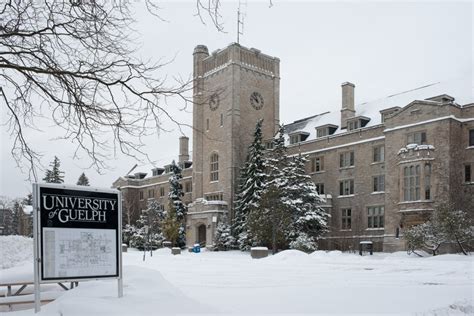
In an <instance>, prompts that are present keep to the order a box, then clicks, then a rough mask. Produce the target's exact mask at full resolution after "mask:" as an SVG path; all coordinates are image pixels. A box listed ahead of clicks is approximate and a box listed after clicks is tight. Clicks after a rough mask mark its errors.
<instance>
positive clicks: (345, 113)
mask: <svg viewBox="0 0 474 316" xmlns="http://www.w3.org/2000/svg"><path fill="white" fill-rule="evenodd" d="M341 87H342V109H341V128H347V119H349V118H351V117H354V116H355V109H354V88H355V85H354V84H353V83H350V82H344V83H343V84H342V85H341Z"/></svg>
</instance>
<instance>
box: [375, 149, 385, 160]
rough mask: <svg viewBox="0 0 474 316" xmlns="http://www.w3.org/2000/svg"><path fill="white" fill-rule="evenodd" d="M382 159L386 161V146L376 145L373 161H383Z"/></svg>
mask: <svg viewBox="0 0 474 316" xmlns="http://www.w3.org/2000/svg"><path fill="white" fill-rule="evenodd" d="M382 161H385V147H384V146H377V147H374V151H373V162H382Z"/></svg>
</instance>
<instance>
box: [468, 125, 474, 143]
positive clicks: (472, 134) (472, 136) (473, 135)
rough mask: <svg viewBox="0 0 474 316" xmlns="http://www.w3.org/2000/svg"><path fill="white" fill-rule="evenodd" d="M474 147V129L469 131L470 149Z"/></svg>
mask: <svg viewBox="0 0 474 316" xmlns="http://www.w3.org/2000/svg"><path fill="white" fill-rule="evenodd" d="M471 146H474V129H471V130H469V147H471Z"/></svg>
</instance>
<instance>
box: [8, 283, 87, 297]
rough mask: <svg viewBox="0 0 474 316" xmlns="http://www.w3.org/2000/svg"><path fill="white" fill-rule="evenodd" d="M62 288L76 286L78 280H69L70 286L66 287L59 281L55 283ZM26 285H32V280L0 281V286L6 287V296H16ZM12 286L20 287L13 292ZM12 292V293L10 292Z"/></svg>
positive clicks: (66, 288)
mask: <svg viewBox="0 0 474 316" xmlns="http://www.w3.org/2000/svg"><path fill="white" fill-rule="evenodd" d="M57 284H58V285H59V286H60V287H61V288H62V289H64V290H65V291H67V290H70V289H73V288H74V286H77V285H78V284H79V282H71V285H70V287H69V288H68V287H67V286H66V285H64V284H62V283H61V282H58V283H57ZM28 285H34V282H32V281H20V282H8V283H0V288H1V287H6V288H7V292H6V293H5V295H4V296H5V297H6V296H18V295H21V292H22V291H23V290H24V289H25V288H26V287H27V286H28ZM14 286H19V287H20V288H19V289H17V290H16V291H15V292H14V293H13V291H12V288H13V287H14ZM12 293H13V294H12Z"/></svg>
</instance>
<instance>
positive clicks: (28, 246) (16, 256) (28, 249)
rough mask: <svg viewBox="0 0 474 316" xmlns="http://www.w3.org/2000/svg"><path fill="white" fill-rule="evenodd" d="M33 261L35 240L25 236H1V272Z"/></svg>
mask: <svg viewBox="0 0 474 316" xmlns="http://www.w3.org/2000/svg"><path fill="white" fill-rule="evenodd" d="M26 260H33V239H31V238H27V237H23V236H0V270H1V269H8V268H11V267H14V266H17V265H19V264H20V263H22V262H24V261H26Z"/></svg>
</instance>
